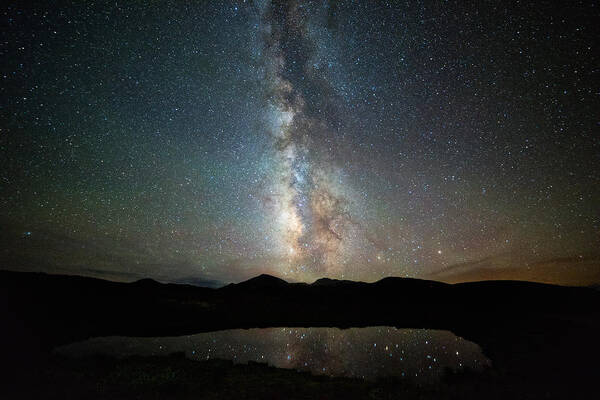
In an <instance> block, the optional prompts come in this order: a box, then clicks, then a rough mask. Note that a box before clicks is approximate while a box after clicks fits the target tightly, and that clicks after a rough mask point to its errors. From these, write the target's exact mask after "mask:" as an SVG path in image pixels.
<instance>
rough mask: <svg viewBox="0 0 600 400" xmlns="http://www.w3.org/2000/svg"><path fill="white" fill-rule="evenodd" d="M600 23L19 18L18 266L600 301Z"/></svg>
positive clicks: (590, 19) (405, 14)
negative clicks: (525, 290)
mask: <svg viewBox="0 0 600 400" xmlns="http://www.w3.org/2000/svg"><path fill="white" fill-rule="evenodd" d="M597 14H598V13H597V7H596V5H595V4H594V3H593V2H582V3H578V4H577V5H572V6H569V7H567V8H565V7H559V6H556V7H554V6H552V5H539V4H523V3H520V2H519V3H517V2H515V3H512V2H501V3H497V4H494V3H485V4H462V2H455V3H448V2H443V3H440V2H436V3H430V2H419V1H415V2H408V3H402V2H352V1H335V2H328V1H307V2H287V1H266V0H261V1H232V2H216V1H215V2H176V1H165V2H153V3H152V4H151V5H150V4H145V3H144V2H135V3H134V2H128V3H123V4H122V3H120V2H117V3H114V2H110V3H102V2H94V3H91V2H85V3H83V4H80V3H73V2H70V1H59V2H58V3H56V4H53V5H52V6H50V5H44V4H39V5H27V6H25V5H23V6H21V5H10V6H5V7H3V8H2V13H1V14H0V15H1V18H2V29H1V32H0V35H1V40H0V54H1V55H2V59H3V62H2V65H1V71H0V72H1V74H0V78H1V81H0V95H1V97H2V104H1V108H0V120H1V124H0V209H1V210H0V224H1V227H2V229H0V244H1V250H0V264H1V267H2V268H7V269H13V270H36V271H47V272H53V273H68V274H83V275H91V276H98V277H103V278H109V279H114V280H121V281H123V280H125V281H130V280H134V279H140V278H144V277H151V278H155V279H158V280H161V281H174V282H191V283H198V284H210V285H217V284H219V282H221V283H223V282H231V281H234V282H237V281H240V280H242V279H246V278H249V277H252V276H254V275H257V274H260V273H270V274H274V275H277V276H280V277H282V278H285V279H288V280H290V281H312V280H314V279H316V278H319V277H322V276H329V277H333V278H344V279H360V280H367V281H374V280H377V279H380V278H382V277H385V276H408V277H418V278H428V279H438V280H444V281H449V282H456V281H464V280H477V279H527V280H536V281H543V282H555V283H565V284H591V283H597V282H598V281H600V261H599V260H600V254H599V253H598V248H599V247H598V245H599V244H600V242H599V240H600V231H599V229H600V221H599V216H600V212H599V207H598V204H599V203H600V202H599V199H600V192H599V188H600V182H599V181H600V173H599V168H598V165H600V151H599V149H600V140H599V137H600V135H598V121H599V119H598V116H599V115H598V110H600V102H599V101H598V99H599V97H598V89H599V86H598V65H599V62H598V56H597V54H599V53H598V49H597V37H596V36H597V35H595V34H594V32H595V30H594V28H595V26H596V25H597V19H598V18H597V17H598V15H597Z"/></svg>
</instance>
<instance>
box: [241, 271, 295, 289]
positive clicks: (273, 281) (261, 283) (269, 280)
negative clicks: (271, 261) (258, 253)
mask: <svg viewBox="0 0 600 400" xmlns="http://www.w3.org/2000/svg"><path fill="white" fill-rule="evenodd" d="M287 284H288V283H287V282H286V281H284V280H283V279H281V278H277V277H276V276H273V275H268V274H261V275H258V276H255V277H254V278H250V279H248V280H247V281H244V282H240V283H238V284H237V285H235V286H237V287H242V288H254V289H259V288H266V287H277V286H284V285H287Z"/></svg>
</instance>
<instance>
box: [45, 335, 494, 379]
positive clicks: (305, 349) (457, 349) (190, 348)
mask: <svg viewBox="0 0 600 400" xmlns="http://www.w3.org/2000/svg"><path fill="white" fill-rule="evenodd" d="M56 351H57V352H58V353H59V354H63V355H68V356H85V355H92V354H107V355H113V356H117V357H126V356H130V355H167V354H170V353H174V352H184V353H185V354H186V356H187V357H189V358H191V359H198V360H208V359H214V358H219V359H226V360H233V361H234V362H236V363H247V362H248V361H258V362H265V363H268V364H269V365H272V366H275V367H279V368H290V369H296V370H301V371H310V372H312V373H315V374H326V375H330V376H346V377H360V378H365V379H376V378H380V377H389V376H396V377H405V378H407V379H410V380H412V381H416V382H420V383H422V382H428V381H429V382H435V381H437V380H439V379H440V378H441V377H442V376H443V374H444V372H445V369H446V368H449V369H451V370H453V371H458V370H462V369H464V368H471V369H474V370H482V369H483V368H485V367H486V366H489V365H490V362H489V360H488V359H487V358H486V357H485V356H484V355H483V354H482V352H481V348H480V347H479V346H478V345H477V344H475V343H472V342H469V341H467V340H465V339H462V338H460V337H458V336H456V335H454V334H453V333H452V332H449V331H442V330H430V329H397V328H394V327H368V328H351V329H338V328H266V329H233V330H226V331H217V332H207V333H200V334H196V335H189V336H178V337H157V338H139V337H117V336H113V337H101V338H93V339H89V340H86V341H83V342H78V343H73V344H70V345H66V346H62V347H60V348H58V349H57V350H56Z"/></svg>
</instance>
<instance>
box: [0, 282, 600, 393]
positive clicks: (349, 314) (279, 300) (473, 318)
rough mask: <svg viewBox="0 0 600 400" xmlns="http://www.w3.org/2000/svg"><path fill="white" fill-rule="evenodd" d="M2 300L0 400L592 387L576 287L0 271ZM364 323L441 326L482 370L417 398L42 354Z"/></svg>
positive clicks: (177, 363) (594, 322) (257, 368)
mask: <svg viewBox="0 0 600 400" xmlns="http://www.w3.org/2000/svg"><path fill="white" fill-rule="evenodd" d="M0 296H1V298H0V307H1V308H0V313H1V315H0V316H1V321H2V325H3V326H2V332H1V335H2V342H1V343H2V346H3V361H4V364H5V366H7V367H8V368H5V371H6V372H5V373H4V374H3V376H2V378H3V380H5V382H4V383H3V385H2V389H1V390H2V391H3V392H4V393H0V396H1V397H2V398H192V397H193V398H216V399H218V398H398V397H403V398H457V399H459V398H557V399H558V398H592V397H594V396H595V395H596V394H597V389H598V386H597V385H598V378H600V364H599V360H600V358H599V356H600V352H599V350H598V348H599V346H598V341H599V338H600V311H599V307H598V305H600V301H599V300H600V293H599V292H597V291H595V290H592V289H588V288H571V287H560V286H552V285H544V284H536V283H528V282H512V281H496V282H492V281H490V282H477V283H467V284H456V285H447V284H443V283H439V282H433V281H422V280H414V279H402V278H386V279H383V280H381V281H379V282H376V283H372V284H366V283H360V282H349V281H335V280H328V279H322V280H319V281H317V282H315V283H313V284H311V285H308V284H289V283H286V282H285V281H282V280H280V279H277V278H274V277H270V276H265V275H263V276H259V277H257V278H254V279H251V280H249V281H246V282H243V283H241V284H237V285H229V286H226V287H224V288H221V289H207V288H198V287H193V286H185V285H165V284H160V283H157V282H154V281H151V280H143V281H138V282H135V283H130V284H126V283H115V282H108V281H102V280H97V279H91V278H82V277H72V276H57V275H46V274H36V273H16V272H6V271H4V272H0ZM374 325H389V326H396V327H399V328H429V329H446V330H450V331H452V332H453V333H455V334H456V335H459V336H462V337H463V338H465V339H467V340H470V341H472V342H475V343H477V344H479V345H480V346H481V347H482V349H483V352H484V354H485V355H486V356H487V357H488V358H490V359H491V360H492V363H493V368H492V369H490V370H488V371H486V372H484V373H471V372H468V371H467V372H464V373H460V374H448V376H447V378H446V380H445V381H444V382H442V383H440V384H439V385H438V386H436V387H427V388H420V387H415V386H411V385H410V384H408V383H406V382H402V381H399V380H385V381H378V382H367V381H362V380H356V379H346V378H335V379H334V378H328V377H322V376H319V377H315V376H311V375H309V374H306V373H298V372H295V371H290V370H282V369H276V368H271V367H267V366H265V365H261V364H251V365H236V366H234V365H233V364H231V363H230V362H226V361H216V360H211V361H206V362H198V361H191V360H187V359H185V358H183V357H182V356H172V357H162V358H161V357H146V358H144V357H132V358H126V359H112V358H108V357H94V358H84V359H66V358H60V357H58V356H55V355H53V354H52V349H53V348H55V347H56V346H58V345H61V344H66V343H70V342H74V341H78V340H83V339H86V338H89V337H94V336H109V335H122V336H176V335H183V334H192V333H197V332H204V331H212V330H219V329H229V328H250V327H268V326H306V327H308V326H314V327H316V326H337V327H351V326H374ZM590 396H591V397H590Z"/></svg>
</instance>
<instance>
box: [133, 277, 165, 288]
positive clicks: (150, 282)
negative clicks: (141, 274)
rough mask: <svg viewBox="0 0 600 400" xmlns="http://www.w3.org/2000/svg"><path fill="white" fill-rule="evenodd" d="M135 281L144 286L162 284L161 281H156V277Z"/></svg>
mask: <svg viewBox="0 0 600 400" xmlns="http://www.w3.org/2000/svg"><path fill="white" fill-rule="evenodd" d="M134 283H135V284H136V285H142V286H153V285H160V283H159V282H157V281H155V280H154V279H150V278H144V279H140V280H138V281H135V282H134Z"/></svg>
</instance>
